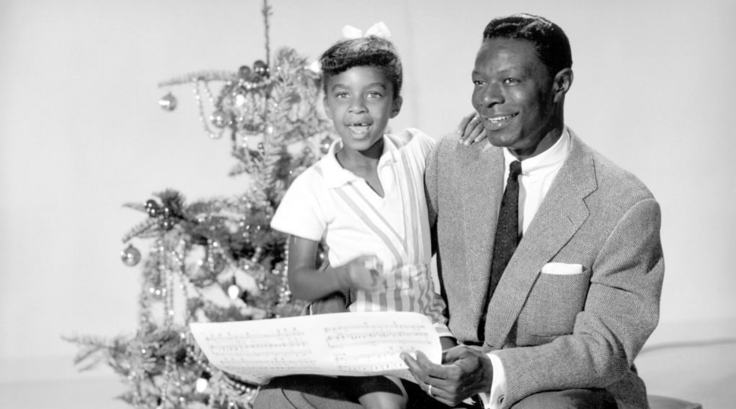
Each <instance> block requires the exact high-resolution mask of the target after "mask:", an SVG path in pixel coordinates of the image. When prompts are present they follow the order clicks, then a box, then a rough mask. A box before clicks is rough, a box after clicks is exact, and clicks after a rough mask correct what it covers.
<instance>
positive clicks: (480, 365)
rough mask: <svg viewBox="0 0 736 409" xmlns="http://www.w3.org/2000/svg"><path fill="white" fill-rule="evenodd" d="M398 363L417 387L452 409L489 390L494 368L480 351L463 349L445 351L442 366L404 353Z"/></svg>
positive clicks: (471, 348)
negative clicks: (402, 361) (415, 382)
mask: <svg viewBox="0 0 736 409" xmlns="http://www.w3.org/2000/svg"><path fill="white" fill-rule="evenodd" d="M401 359H403V360H404V362H406V364H407V365H408V366H409V370H410V371H411V373H412V375H414V378H415V379H416V380H417V383H418V384H419V387H420V388H422V390H424V391H425V392H431V393H430V394H431V395H432V397H433V398H435V399H436V400H438V401H440V402H442V403H444V404H445V405H449V406H455V405H457V404H458V403H460V402H462V401H463V400H465V399H467V398H470V397H473V396H475V395H477V394H478V393H479V392H490V390H491V383H492V382H493V366H492V365H491V360H490V359H489V358H488V356H487V355H486V354H485V353H483V351H481V350H480V348H473V347H468V346H465V345H461V346H458V347H455V348H452V349H450V350H448V351H447V353H446V355H445V357H444V364H443V365H437V364H434V363H432V362H431V361H430V360H429V359H427V356H426V355H424V354H423V353H422V352H417V357H416V359H414V358H412V357H411V356H410V355H409V354H407V353H403V354H401ZM430 386H431V390H429V389H430Z"/></svg>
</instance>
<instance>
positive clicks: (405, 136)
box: [397, 128, 437, 158]
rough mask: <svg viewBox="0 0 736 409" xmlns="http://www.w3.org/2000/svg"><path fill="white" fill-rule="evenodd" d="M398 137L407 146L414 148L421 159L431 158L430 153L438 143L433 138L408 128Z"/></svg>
mask: <svg viewBox="0 0 736 409" xmlns="http://www.w3.org/2000/svg"><path fill="white" fill-rule="evenodd" d="M397 137H398V138H399V140H401V141H402V142H404V144H406V145H407V146H412V147H413V149H416V150H417V151H418V152H417V156H419V157H421V158H426V157H427V156H429V153H430V152H431V151H432V149H433V148H434V146H435V145H436V144H437V141H435V140H434V139H432V137H430V136H429V135H427V134H425V133H424V132H422V131H420V130H419V129H416V128H406V129H404V130H403V131H401V132H399V133H398V134H397Z"/></svg>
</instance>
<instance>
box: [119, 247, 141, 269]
mask: <svg viewBox="0 0 736 409" xmlns="http://www.w3.org/2000/svg"><path fill="white" fill-rule="evenodd" d="M120 258H121V259H122V260H123V263H125V265H126V266H128V267H133V266H135V265H136V264H138V262H139V261H141V252H140V251H139V250H138V249H137V248H135V247H133V245H132V244H128V247H126V248H125V249H124V250H123V251H122V252H121V253H120Z"/></svg>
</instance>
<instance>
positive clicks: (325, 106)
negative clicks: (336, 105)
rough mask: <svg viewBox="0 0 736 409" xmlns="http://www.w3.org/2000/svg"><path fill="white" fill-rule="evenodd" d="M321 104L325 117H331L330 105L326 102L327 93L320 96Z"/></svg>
mask: <svg viewBox="0 0 736 409" xmlns="http://www.w3.org/2000/svg"><path fill="white" fill-rule="evenodd" d="M322 106H323V107H324V108H325V114H327V117H328V118H330V119H332V111H330V105H329V104H328V103H327V95H325V96H324V98H322Z"/></svg>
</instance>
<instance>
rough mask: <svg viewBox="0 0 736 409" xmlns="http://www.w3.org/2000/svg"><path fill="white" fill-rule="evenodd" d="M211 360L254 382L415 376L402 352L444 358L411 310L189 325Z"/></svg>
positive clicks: (433, 337) (426, 323) (435, 338)
mask: <svg viewBox="0 0 736 409" xmlns="http://www.w3.org/2000/svg"><path fill="white" fill-rule="evenodd" d="M189 327H190V329H191V332H192V335H193V336H194V339H195V340H196V341H197V344H198V345H199V347H200V348H201V349H202V351H203V352H204V353H205V355H206V356H207V359H208V360H209V362H210V363H211V364H212V365H214V366H216V367H218V368H220V369H221V370H223V371H226V372H229V373H231V374H233V375H236V376H239V377H241V378H243V379H246V380H248V381H250V382H253V383H258V384H263V383H266V382H268V380H269V379H270V378H273V377H276V376H283V375H294V374H315V375H332V376H337V375H342V376H373V375H394V376H398V377H401V378H404V379H408V380H410V381H414V379H413V377H412V376H411V373H410V372H409V371H408V370H407V367H406V364H405V363H404V361H402V360H401V358H399V354H401V353H402V352H408V353H411V354H414V353H415V352H416V351H422V352H423V353H424V354H426V355H427V357H428V358H429V359H430V360H431V361H432V362H436V363H440V362H441V359H442V347H441V346H440V341H439V337H438V336H437V331H436V330H435V329H434V327H433V326H432V323H431V322H430V320H429V318H427V317H426V316H424V315H422V314H418V313H413V312H370V313H352V312H351V313H339V314H322V315H311V316H303V317H290V318H278V319H270V320H255V321H238V322H213V323H192V324H189Z"/></svg>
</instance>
